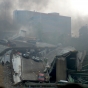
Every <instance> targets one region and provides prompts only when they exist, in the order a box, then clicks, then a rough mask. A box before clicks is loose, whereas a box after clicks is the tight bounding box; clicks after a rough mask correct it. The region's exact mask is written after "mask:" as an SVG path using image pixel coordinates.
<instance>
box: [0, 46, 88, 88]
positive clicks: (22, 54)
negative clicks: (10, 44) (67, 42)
mask: <svg viewBox="0 0 88 88" xmlns="http://www.w3.org/2000/svg"><path fill="white" fill-rule="evenodd" d="M8 52H9V53H8ZM0 55H1V66H0V67H1V69H2V70H4V71H3V72H4V75H3V77H4V78H6V79H4V80H2V81H3V82H4V83H6V84H3V85H5V86H6V88H13V86H15V87H16V88H18V86H22V87H23V86H25V87H27V88H29V86H31V87H36V86H37V87H41V86H43V87H45V86H48V87H50V86H51V87H53V88H54V87H56V86H58V84H61V83H82V84H87V77H86V76H87V74H86V73H87V70H85V68H86V65H85V66H83V65H84V64H83V63H84V61H85V56H86V51H84V52H78V51H77V50H76V49H75V48H73V47H66V48H60V47H54V48H40V47H39V48H38V47H15V48H7V49H5V50H4V51H2V52H1V53H0ZM7 57H8V58H9V60H7ZM3 72H2V73H0V74H3ZM2 79H3V78H2ZM7 86H8V87H7ZM59 86H60V85H59ZM48 87H47V88H48Z"/></svg>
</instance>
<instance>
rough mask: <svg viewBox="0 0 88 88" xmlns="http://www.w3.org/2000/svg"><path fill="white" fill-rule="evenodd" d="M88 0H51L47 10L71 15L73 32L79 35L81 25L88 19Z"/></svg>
mask: <svg viewBox="0 0 88 88" xmlns="http://www.w3.org/2000/svg"><path fill="white" fill-rule="evenodd" d="M87 3H88V0H57V1H55V0H51V2H50V3H49V5H48V7H47V8H48V9H47V10H45V12H52V11H53V12H58V13H59V14H60V15H64V16H70V17H71V21H72V32H73V33H74V35H76V36H78V31H79V29H80V27H82V26H83V25H85V24H87V23H88V21H87V19H88V11H87V8H88V5H87Z"/></svg>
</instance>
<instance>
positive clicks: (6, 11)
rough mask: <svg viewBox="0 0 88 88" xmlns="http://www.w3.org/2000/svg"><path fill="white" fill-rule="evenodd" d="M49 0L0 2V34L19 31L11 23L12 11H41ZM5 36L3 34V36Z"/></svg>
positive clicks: (18, 27) (17, 27)
mask: <svg viewBox="0 0 88 88" xmlns="http://www.w3.org/2000/svg"><path fill="white" fill-rule="evenodd" d="M48 1H49V0H0V32H11V31H14V32H15V31H17V30H18V29H20V26H19V25H18V24H16V23H14V22H13V11H14V10H16V9H25V10H37V11H41V10H43V8H45V7H46V6H47V4H48ZM1 34H2V33H0V35H1ZM4 35H5V34H4Z"/></svg>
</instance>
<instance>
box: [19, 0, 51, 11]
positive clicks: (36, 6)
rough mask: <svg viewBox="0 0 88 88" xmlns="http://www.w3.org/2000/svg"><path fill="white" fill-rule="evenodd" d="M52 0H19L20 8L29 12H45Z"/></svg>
mask: <svg viewBox="0 0 88 88" xmlns="http://www.w3.org/2000/svg"><path fill="white" fill-rule="evenodd" d="M49 1H50V0H19V2H18V3H19V8H21V9H27V10H36V11H43V9H46V7H47V6H48V3H49Z"/></svg>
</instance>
